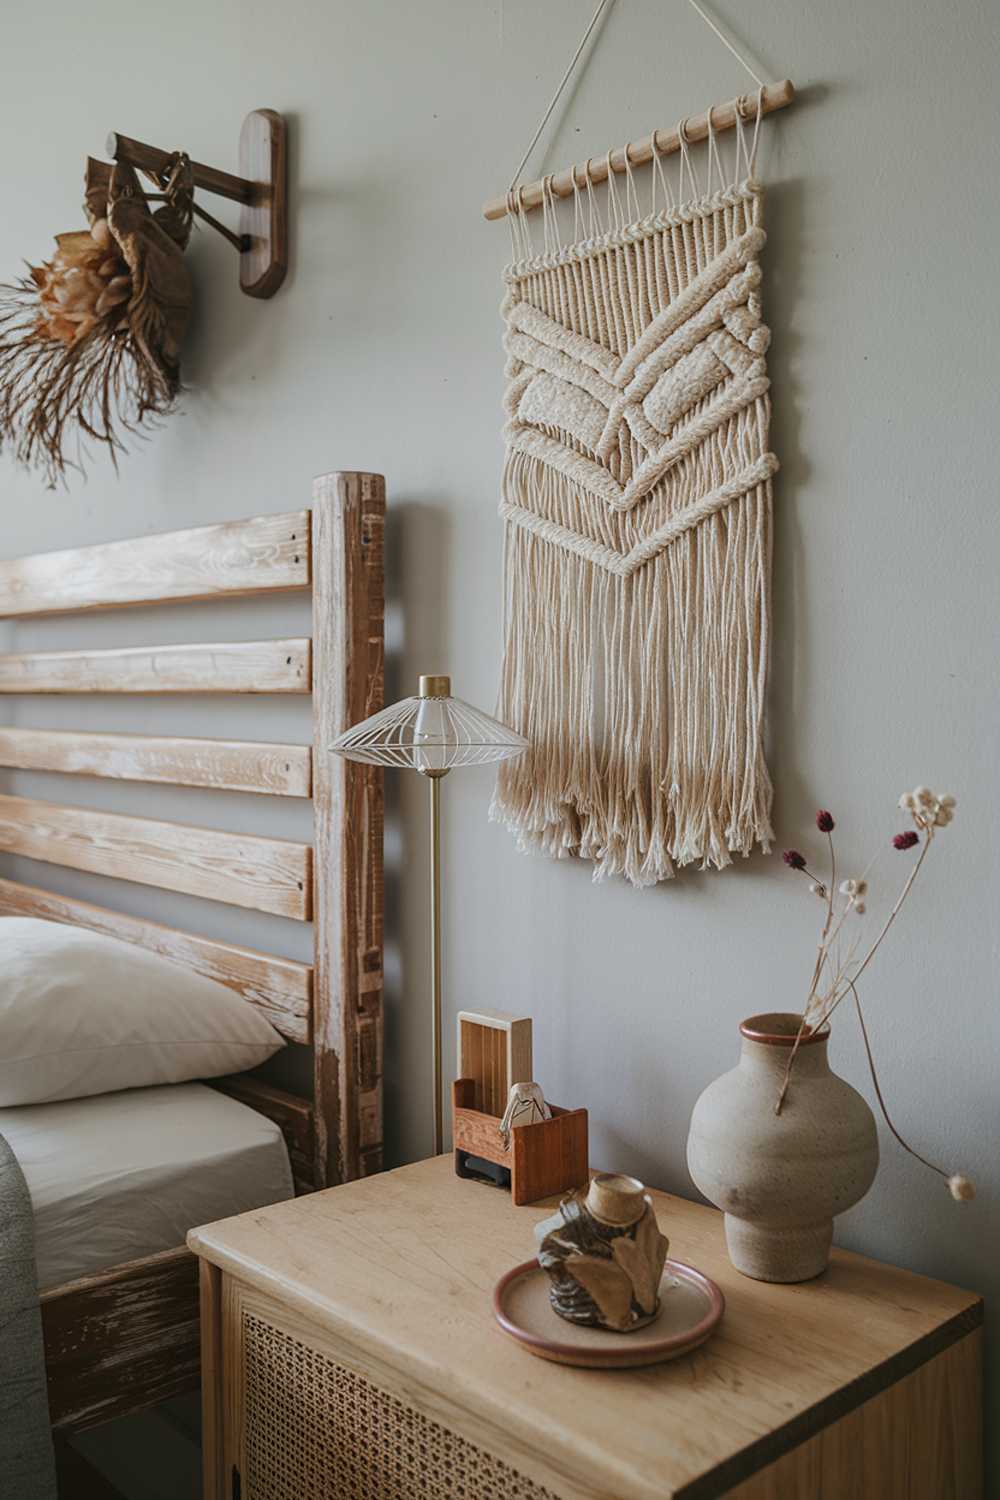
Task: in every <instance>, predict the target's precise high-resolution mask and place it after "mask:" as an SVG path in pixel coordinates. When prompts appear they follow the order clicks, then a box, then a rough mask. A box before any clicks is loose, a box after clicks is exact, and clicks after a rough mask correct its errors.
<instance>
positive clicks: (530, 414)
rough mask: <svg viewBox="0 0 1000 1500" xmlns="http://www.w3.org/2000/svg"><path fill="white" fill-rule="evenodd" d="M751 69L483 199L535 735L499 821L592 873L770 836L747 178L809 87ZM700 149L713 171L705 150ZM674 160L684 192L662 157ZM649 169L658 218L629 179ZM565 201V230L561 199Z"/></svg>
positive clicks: (523, 697) (766, 561)
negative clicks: (532, 217) (727, 162)
mask: <svg viewBox="0 0 1000 1500" xmlns="http://www.w3.org/2000/svg"><path fill="white" fill-rule="evenodd" d="M691 3H692V4H694V0H691ZM605 4H606V0H605ZM605 4H602V5H601V6H599V7H598V11H597V12H596V13H595V16H594V19H593V21H592V22H591V24H590V27H589V28H588V31H587V33H586V34H585V36H584V38H583V40H582V41H581V43H580V46H579V48H578V49H577V52H576V54H575V56H574V58H573V59H572V61H571V63H570V66H569V68H568V69H567V71H566V74H565V76H564V78H563V80H562V83H561V84H560V87H559V89H558V90H557V93H556V95H555V97H554V98H553V100H552V103H551V104H550V106H549V109H548V111H547V112H546V115H545V118H544V119H543V121H542V123H541V125H540V126H539V129H538V131H537V132H536V135H535V139H534V141H532V144H531V146H529V148H528V152H527V153H525V160H527V157H528V155H529V154H530V151H531V149H532V147H533V146H534V144H535V142H536V141H537V140H538V138H539V136H540V134H541V131H542V129H543V128H544V125H545V122H546V120H547V119H548V117H549V115H550V114H551V112H552V110H553V108H554V107H555V103H556V101H557V100H558V98H559V95H560V94H561V92H562V90H563V88H564V87H565V84H566V82H567V80H568V78H569V76H570V74H571V72H572V70H573V67H574V65H575V63H576V61H577V59H578V58H579V56H580V54H581V53H582V51H583V49H584V46H585V45H586V42H587V39H588V38H589V36H590V34H591V32H592V31H593V29H594V27H595V26H596V24H597V22H598V20H599V18H600V16H601V14H602V13H603V11H604V9H605ZM695 9H697V10H698V11H699V14H701V15H702V17H703V19H705V20H706V21H707V23H708V24H709V25H710V26H711V27H712V29H713V31H716V33H717V35H720V36H721V33H719V32H718V30H717V28H716V27H715V26H714V24H713V23H712V22H711V21H710V20H709V19H708V17H707V16H705V15H704V12H703V11H701V8H700V6H695ZM722 40H723V41H725V38H724V37H723V38H722ZM726 46H727V47H729V46H730V44H729V42H726ZM730 50H733V49H732V48H731V47H730ZM737 55H738V54H737ZM741 61H742V59H741ZM744 66H747V67H748V71H750V72H751V73H752V70H750V69H749V65H748V64H745V63H744ZM752 76H753V77H754V78H755V81H756V82H757V84H758V89H757V92H756V94H755V95H750V96H743V97H742V98H740V99H734V100H732V101H731V102H730V103H728V104H725V105H716V106H713V108H712V109H711V110H709V111H708V112H707V114H705V115H702V116H698V117H694V118H691V119H688V120H686V121H683V122H682V123H681V125H680V126H678V128H677V130H676V131H673V132H668V131H657V132H654V134H653V135H652V136H649V137H646V138H645V140H642V141H637V142H632V143H631V144H630V145H628V146H626V147H624V148H622V149H620V150H618V151H612V152H608V153H607V155H606V156H605V157H603V158H600V159H598V160H591V161H589V162H587V163H585V164H584V165H582V166H576V167H572V168H570V169H569V170H567V171H566V172H563V173H560V174H558V175H556V176H550V177H547V178H545V179H544V180H543V181H540V182H538V183H533V184H531V185H530V186H527V187H522V188H515V187H514V186H513V185H512V187H511V190H510V192H509V193H508V194H507V195H506V196H505V197H504V198H501V199H498V200H494V201H493V202H492V203H489V204H487V205H486V207H485V209H484V212H485V213H486V216H487V217H488V218H498V217H503V216H506V217H507V220H508V223H509V225H510V229H511V237H512V242H513V253H514V260H513V263H512V264H511V265H510V266H509V267H508V268H507V271H506V272H505V278H504V279H505V284H506V295H505V297H504V301H503V307H502V314H503V319H504V324H505V334H504V347H505V350H506V353H507V365H506V380H507V386H506V393H505V401H504V404H505V410H506V416H507V425H506V439H507V456H506V461H505V466H504V473H503V485H502V502H501V507H500V512H501V515H502V516H503V518H504V522H505V561H504V569H505V617H504V657H503V667H502V677H501V688H500V695H499V706H498V710H497V716H498V717H499V718H500V719H501V720H502V721H503V722H504V723H507V724H511V725H512V726H514V727H515V728H516V729H517V730H518V731H519V732H520V733H521V734H523V735H524V736H525V737H526V738H527V739H528V741H529V743H530V747H531V748H530V749H529V751H528V753H527V754H526V755H525V756H523V757H522V758H521V759H520V760H517V761H510V762H508V763H506V764H505V765H504V766H502V767H501V768H500V772H499V777H498V781H497V788H496V794H495V797H494V803H493V808H492V815H493V817H494V818H496V819H498V820H499V821H501V822H503V823H504V824H506V825H507V827H509V828H510V829H511V830H512V832H513V833H514V834H515V836H516V837H517V839H518V841H519V842H520V844H521V845H522V846H523V847H525V848H529V849H534V850H538V851H541V852H543V853H546V854H549V855H552V856H555V857H557V858H561V857H565V856H567V855H571V854H572V855H579V856H581V857H583V858H586V859H589V860H592V861H593V864H594V878H595V879H601V878H603V877H605V876H608V875H623V876H625V878H626V879H627V880H629V881H630V882H631V883H632V884H633V885H635V886H647V885H652V884H654V883H656V882H657V881H660V880H665V879H667V878H669V877H670V876H671V875H673V874H674V872H675V869H676V867H677V866H681V865H687V864H691V863H696V864H698V865H700V866H701V867H702V868H705V867H715V868H722V867H723V866H725V865H727V864H729V863H731V857H732V855H733V854H734V853H737V852H739V853H740V854H743V855H747V854H749V853H750V852H751V851H752V849H753V848H754V847H755V846H756V845H757V844H760V845H762V846H763V847H764V848H767V847H768V841H769V840H770V837H771V826H770V805H771V782H770V779H769V776H768V772H767V767H766V765H765V762H764V753H763V744H762V734H763V712H764V688H765V678H766V673H767V658H768V613H769V572H770V555H771V476H772V475H773V473H774V472H775V470H776V468H777V466H778V465H777V459H776V458H775V456H774V454H773V453H772V452H771V449H770V444H769V440H768V426H769V418H770V401H769V396H768V387H769V381H768V374H767V367H766V358H765V357H766V353H767V348H768V342H769V333H768V329H767V326H766V324H765V322H764V316H763V309H762V303H761V270H760V263H759V256H760V252H761V250H762V248H763V245H764V239H765V235H764V229H763V225H762V193H761V188H760V184H759V183H758V182H757V180H756V177H755V170H754V169H755V164H756V154H757V143H758V134H759V128H760V121H761V117H762V115H764V114H767V113H770V112H771V111H772V110H774V109H778V108H781V107H782V106H783V105H784V104H787V103H789V102H790V101H791V99H792V97H793V94H794V90H793V88H792V85H791V84H790V83H789V82H788V81H787V80H785V81H784V82H783V83H780V84H773V85H769V86H765V85H764V84H763V83H761V82H760V80H759V79H756V74H752ZM725 129H733V130H734V132H735V134H734V142H735V151H734V153H733V156H734V160H733V165H732V168H731V169H730V170H729V171H726V170H725V169H724V168H723V164H722V156H721V153H720V149H719V146H718V143H717V140H716V136H717V134H718V133H719V132H720V131H722V130H725ZM697 140H705V141H707V160H706V162H705V167H706V168H707V182H705V183H701V182H699V180H698V177H697V176H696V171H695V164H694V162H693V160H692V155H691V153H690V152H689V149H688V148H689V146H690V145H691V144H692V142H694V141H697ZM671 152H677V153H678V160H679V164H680V169H679V175H678V183H677V188H676V190H675V191H671V188H670V186H669V184H668V181H667V173H666V171H665V169H664V167H663V164H662V161H661V158H662V157H663V156H666V155H668V154H670V153H671ZM650 161H651V162H652V172H651V178H652V189H651V197H652V201H651V202H650V201H648V200H647V201H648V207H647V211H645V212H643V208H642V207H641V206H640V204H639V201H638V193H637V186H636V182H635V179H634V176H633V168H634V167H635V166H636V165H638V164H641V163H644V162H650ZM523 166H524V161H522V163H521V167H520V168H518V172H517V174H516V175H515V179H514V183H515V184H516V182H517V180H518V177H519V176H520V172H521V168H523ZM617 174H621V175H622V177H623V178H624V182H623V185H622V187H621V188H618V187H617V186H616V184H615V176H616V175H617ZM605 180H606V181H607V196H606V210H605V212H604V214H603V215H602V213H601V208H600V205H599V202H598V195H597V193H596V192H595V185H596V184H597V183H598V182H602V181H605ZM646 191H649V189H647V190H646ZM570 196H572V198H573V200H574V230H573V241H572V243H570V244H566V245H564V244H562V243H560V238H559V231H558V224H557V219H556V205H555V199H556V198H557V197H570ZM601 196H602V197H603V196H604V195H603V193H602V195H601ZM535 206H540V207H541V210H542V213H541V219H542V225H541V228H542V238H543V246H542V248H541V252H540V253H539V251H538V250H537V249H536V248H535V247H534V246H533V244H532V239H531V230H530V223H529V214H530V210H531V209H532V208H533V207H535Z"/></svg>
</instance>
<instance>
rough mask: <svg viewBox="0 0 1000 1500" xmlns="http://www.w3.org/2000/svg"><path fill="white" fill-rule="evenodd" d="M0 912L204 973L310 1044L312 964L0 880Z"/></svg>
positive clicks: (279, 1028) (285, 1032)
mask: <svg viewBox="0 0 1000 1500" xmlns="http://www.w3.org/2000/svg"><path fill="white" fill-rule="evenodd" d="M0 915H2V916H8V917H39V918H41V919H42V920H43V921H46V922H65V923H67V924H68V925H69V926H71V927H87V928H89V929H90V930H91V931H92V932H102V933H104V934H105V936H107V937H113V938H120V939H121V940H122V941H123V942H126V943H135V944H137V946H138V947H140V948H148V949H150V951H151V952H153V953H159V954H160V955H161V956H162V957H163V958H168V959H170V960H172V961H173V962H174V963H179V964H183V965H184V966H185V967H186V968H189V969H193V970H194V971H195V973H196V974H204V975H205V977H206V978H207V979H214V980H216V981H217V982H218V983H219V984H224V985H226V986H227V988H229V989H231V990H235V991H236V993H237V994H238V995H242V996H243V998H244V1000H247V1001H249V1003H250V1004H251V1005H254V1006H256V1007H257V1008H258V1010H261V1011H263V1013H264V1014H265V1015H266V1016H267V1019H268V1020H269V1021H270V1023H271V1025H272V1026H273V1027H274V1028H275V1030H276V1031H279V1032H280V1033H281V1035H282V1036H283V1037H285V1038H286V1039H287V1040H288V1041H290V1042H309V1041H310V1040H311V1037H312V1027H311V1017H312V991H313V971H312V965H311V964H303V963H299V962H297V961H296V960H295V959H292V958H278V957H276V956H275V955H273V954H271V953H258V952H257V951H256V950H255V949H253V948H241V947H238V946H237V945H236V944H235V943H221V942H216V941H215V940H214V939H212V938H204V937H197V936H196V935H195V934H194V933H190V932H181V931H180V930H179V929H178V928H175V927H164V926H162V925H161V924H160V923H159V922H147V921H145V920H144V919H142V918H140V917H130V916H126V915H125V914H124V913H123V912H117V911H111V910H110V909H109V908H108V907H106V906H95V905H92V904H91V902H89V901H77V900H74V899H72V898H71V897H69V896H59V895H57V894H56V893H55V892H54V891H45V890H41V889H40V888H39V887H37V886H32V885H22V884H20V883H19V882H18V881H16V880H0Z"/></svg>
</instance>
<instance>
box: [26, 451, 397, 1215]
mask: <svg viewBox="0 0 1000 1500" xmlns="http://www.w3.org/2000/svg"><path fill="white" fill-rule="evenodd" d="M384 520H385V484H384V481H383V479H382V478H381V476H380V475H377V474H360V473H335V474H327V475H323V476H322V477H321V478H319V479H317V480H316V481H315V483H314V486H313V504H312V508H311V509H309V510H299V511H293V512H290V513H286V514H284V515H274V516H259V517H256V518H255V519H253V520H248V521H229V522H224V523H222V524H220V525H215V526H200V527H196V528H194V529H192V530H187V531H174V532H167V533H164V534H163V535H159V536H146V537H141V538H137V539H135V540H129V541H120V542H109V543H105V544H102V545H98V546H93V547H84V548H80V549H77V550H73V551H63V552H48V553H40V554H37V555H35V556H32V557H22V558H17V559H15V560H13V561H10V562H0V617H6V618H10V617H24V616H30V615H51V614H63V613H71V612H76V611H84V610H88V611H89V610H99V609H101V610H103V609H117V608H124V607H126V606H128V605H143V604H164V603H170V604H177V605H182V604H183V603H184V602H185V601H190V600H195V599H199V600H202V599H232V598H236V597H240V596H246V595H249V594H265V593H274V592H281V591H286V590H291V589H310V590H311V595H312V636H311V638H303V639H293V640H268V641H235V642H230V643H222V644H219V643H211V644H205V645H178V646H155V647H148V646H139V647H130V648H125V649H118V650H92V651H79V650H68V651H44V652H26V653H20V654H16V655H6V656H0V693H71V694H80V693H184V694H190V693H197V694H200V693H309V692H311V693H312V708H313V733H312V744H311V745H283V744H265V743H254V742H249V741H241V740H215V739H192V738H172V737H166V736H159V735H137V734H110V733H92V732H86V733H73V732H71V731H65V730H49V729H28V728H21V727H17V728H0V766H6V767H14V768H18V769H24V770H33V771H57V772H66V773H69V774H73V775H85V776H101V777H114V778H120V779H124V780H128V781H148V782H160V783H164V782H165V783H170V784H173V785H180V786H189V787H191V786H193V787H211V788H217V789H226V790H233V791H242V792H255V793H258V794H259V793H266V794H268V795H271V796H277V797H311V798H312V802H313V813H314V818H313V828H314V832H313V843H312V844H311V845H309V844H305V843H300V842H292V841H290V840H284V839H275V838H263V837H260V836H257V835H250V834H247V835H242V834H233V833H225V832H221V831H219V830H216V829H211V828H201V827H191V826H188V825H184V824H178V823H172V822H163V821H160V820H157V819H152V818H138V817H131V816H126V815H124V814H120V813H110V812H103V811H96V810H93V809H90V808H84V807H73V806H68V805H64V804H63V803H54V802H46V801H41V800H39V799H37V798H33V797H12V796H0V853H7V854H14V855H23V856H26V857H28V858H30V859H33V860H43V861H47V862H49V863H52V864H58V865H65V866H68V867H70V868H72V869H75V870H85V871H89V872H91V873H95V874H100V875H111V876H117V877H118V878H120V879H123V880H128V881H134V882H137V883H139V884H141V885H153V886H158V887H160V888H161V889H163V890H169V891H181V892H185V893H187V894H189V895H195V896H203V897H208V898H209V899H211V900H213V901H225V902H229V903H231V904H234V905H237V906H244V907H251V908H253V909H255V910H258V911H262V912H276V913H278V914H280V915H281V916H284V917H291V918H294V919H297V920H299V921H303V922H307V921H310V920H311V921H312V924H313V932H314V958H313V962H312V963H311V964H306V963H300V962H297V961H295V960H292V959H287V958H279V957H277V956H275V955H273V954H269V953H261V952H257V951H255V950H253V949H249V948H243V947H238V946H235V945H233V944H229V943H224V942H218V941H214V940H211V939H209V938H206V937H199V936H197V935H195V934H194V933H189V932H181V931H179V930H177V929H175V928H171V927H164V926H160V925H159V924H157V923H155V922H149V921H144V920H142V919H140V918H136V917H131V916H125V915H123V914H122V913H119V912H115V911H111V910H109V909H107V908H105V907H100V906H94V905H91V904H90V903H89V902H85V901H78V900H73V899H70V898H68V897H66V896H62V895H57V894H55V893H53V892H50V891H45V890H41V889H39V888H37V887H35V886H29V885H22V884H20V883H18V882H16V881H11V880H0V913H2V914H5V915H20V916H36V917H44V918H48V919H50V920H54V921H58V922H69V923H72V924H75V925H78V926H83V927H90V928H93V929H94V930H95V931H98V932H104V933H108V934H110V935H111V936H113V937H117V938H122V939H125V940H127V941H128V942H133V943H139V944H141V945H142V946H143V947H146V948H151V949H153V950H155V951H156V952H158V953H162V954H164V955H165V956H167V957H169V958H171V959H173V960H174V961H176V962H179V963H183V964H186V965H188V966H189V967H190V968H192V969H194V970H196V971H197V972H198V973H200V974H206V975H208V976H210V977H211V978H212V979H215V980H219V981H221V983H223V984H226V985H228V986H229V987H230V988H231V989H234V990H236V991H238V992H239V994H241V995H243V996H244V997H245V998H246V999H247V1000H249V1001H250V1002H251V1003H252V1004H254V1005H256V1006H259V1007H260V1008H261V1010H263V1011H264V1012H265V1013H266V1015H267V1016H268V1018H269V1020H270V1021H271V1022H272V1023H273V1025H274V1026H275V1027H276V1028H277V1029H278V1031H280V1032H281V1033H282V1035H283V1036H285V1037H287V1038H289V1039H290V1040H292V1041H295V1042H305V1043H311V1044H312V1047H313V1055H314V1075H313V1098H312V1100H311V1101H310V1100H306V1099H301V1098H299V1097H297V1096H295V1095H292V1094H288V1093H285V1092H284V1091H282V1090H280V1089H276V1088H273V1087H271V1086H270V1085H268V1084H264V1083H262V1082H260V1081H259V1080H257V1079H255V1078H252V1077H250V1076H248V1075H241V1076H239V1077H236V1078H232V1079H225V1080H221V1081H219V1086H220V1087H222V1088H224V1089H225V1090H226V1092H227V1093H230V1094H232V1095H234V1096H235V1097H236V1098H239V1099H241V1100H243V1101H244V1102H245V1103H247V1104H249V1105H252V1106H253V1107H254V1108H255V1109H258V1110H260V1111H261V1112H262V1113H264V1114H266V1115H268V1116H270V1117H271V1118H272V1119H274V1120H276V1121H277V1122H278V1124H279V1125H280V1126H281V1128H282V1130H283V1131H284V1134H285V1138H286V1140H287V1141H288V1144H289V1151H290V1155H291V1158H292V1166H293V1171H294V1173H295V1177H296V1182H297V1185H298V1187H299V1188H300V1189H307V1188H309V1187H313V1186H316V1187H325V1186H328V1185H331V1184H334V1183H337V1182H341V1181H343V1180H345V1179H348V1178H352V1177H357V1176H359V1175H365V1174H367V1173H370V1172H374V1171H377V1170H378V1169H379V1168H380V1166H381V1160H382V1108H381V1102H382V1100H381V1087H382V784H381V776H380V773H379V772H378V771H377V770H376V768H374V767H370V766H362V765H357V764H354V763H352V762H348V761H344V760H342V759H340V757H336V756H333V755H330V754H329V753H327V751H328V746H329V745H330V743H331V741H332V740H333V739H334V737H335V736H336V735H337V734H339V733H340V732H341V731H342V730H343V729H345V728H347V727H348V726H349V725H351V724H353V723H356V722H357V721H358V720H359V719H362V718H364V717H366V716H367V715H368V714H370V713H373V712H375V710H376V709H378V708H380V707H381V706H382V691H383V609H384V601H383V546H382V542H383V529H384Z"/></svg>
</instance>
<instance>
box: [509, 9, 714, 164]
mask: <svg viewBox="0 0 1000 1500" xmlns="http://www.w3.org/2000/svg"><path fill="white" fill-rule="evenodd" d="M613 4H614V0H601V3H600V5H599V6H598V7H597V9H596V10H595V11H594V14H593V17H592V19H591V22H590V25H589V26H588V27H587V29H586V31H585V32H584V33H583V36H582V37H581V38H580V45H579V46H578V47H577V49H576V51H575V52H574V53H573V56H572V57H571V58H570V60H569V66H568V67H567V69H566V71H565V73H564V74H563V76H562V79H561V80H560V83H559V87H558V88H557V89H556V91H555V93H554V94H553V95H552V98H551V100H550V101H549V107H548V109H547V110H546V111H545V113H544V115H542V118H541V120H540V121H539V125H538V129H537V130H536V131H535V133H534V135H533V136H532V137H531V140H530V141H529V143H528V149H527V151H526V152H525V153H524V155H523V156H522V157H521V160H520V162H519V163H518V167H517V171H516V172H515V173H514V176H513V178H512V179H511V184H510V185H511V188H514V187H515V186H516V184H517V179H518V178H519V177H520V175H521V173H522V172H523V171H524V167H525V163H526V162H527V160H528V157H529V156H530V155H531V153H532V151H534V149H535V147H536V146H537V145H538V139H539V137H540V135H541V133H542V131H543V130H544V129H545V127H546V125H547V124H548V123H549V116H550V115H551V114H552V111H553V110H554V109H555V107H556V105H557V104H558V103H559V100H560V99H561V98H562V92H563V89H564V88H565V87H566V85H567V83H569V80H570V76H571V74H572V72H573V69H574V68H575V67H576V65H577V63H578V62H579V61H580V56H581V53H582V52H583V49H584V47H586V45H587V43H588V42H589V41H590V37H591V33H592V32H593V30H594V27H595V26H596V25H597V23H598V21H599V20H600V19H601V16H602V15H603V14H604V12H605V10H606V9H607V8H608V6H609V5H613ZM727 45H728V43H727Z"/></svg>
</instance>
